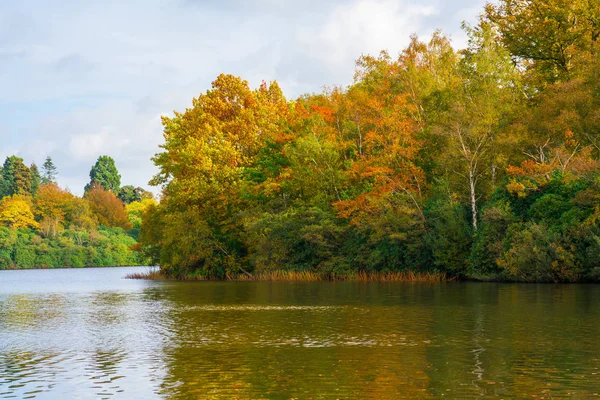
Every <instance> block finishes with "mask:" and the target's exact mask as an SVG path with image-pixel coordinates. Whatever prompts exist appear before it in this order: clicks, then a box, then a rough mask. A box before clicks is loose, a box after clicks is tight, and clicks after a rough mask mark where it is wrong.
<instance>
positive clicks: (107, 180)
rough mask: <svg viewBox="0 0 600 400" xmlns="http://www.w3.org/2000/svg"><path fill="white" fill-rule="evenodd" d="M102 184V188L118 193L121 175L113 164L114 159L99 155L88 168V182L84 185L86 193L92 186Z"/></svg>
mask: <svg viewBox="0 0 600 400" xmlns="http://www.w3.org/2000/svg"><path fill="white" fill-rule="evenodd" d="M94 183H96V184H98V185H100V186H102V187H103V188H104V190H107V191H110V192H113V193H119V188H120V186H121V175H119V171H118V170H117V167H116V166H115V160H114V159H113V158H112V157H109V156H100V157H98V161H96V164H95V165H94V166H93V167H92V169H91V170H90V183H88V184H87V185H86V186H85V191H86V193H87V192H88V191H89V190H90V189H91V188H92V186H94Z"/></svg>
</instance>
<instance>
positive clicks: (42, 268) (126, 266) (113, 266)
mask: <svg viewBox="0 0 600 400" xmlns="http://www.w3.org/2000/svg"><path fill="white" fill-rule="evenodd" d="M97 268H158V267H155V266H148V265H111V266H107V265H95V266H85V267H33V268H3V269H0V271H40V270H55V269H97Z"/></svg>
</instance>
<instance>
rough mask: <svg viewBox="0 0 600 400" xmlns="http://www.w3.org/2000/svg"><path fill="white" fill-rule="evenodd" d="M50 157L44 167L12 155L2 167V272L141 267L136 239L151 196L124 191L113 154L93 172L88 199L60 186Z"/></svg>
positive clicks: (130, 189)
mask: <svg viewBox="0 0 600 400" xmlns="http://www.w3.org/2000/svg"><path fill="white" fill-rule="evenodd" d="M56 177H57V169H56V167H55V165H54V163H53V161H52V159H51V158H50V157H48V158H47V159H46V161H45V162H44V164H43V166H42V168H41V169H39V168H38V167H37V166H36V165H35V164H31V166H29V167H28V166H27V165H26V164H25V163H24V162H23V159H21V158H19V157H16V156H10V157H7V158H6V160H5V162H4V164H3V165H2V166H1V167H0V199H1V200H0V269H8V268H56V267H85V266H122V265H140V264H142V263H143V262H144V261H145V260H144V259H143V257H141V255H140V254H139V252H136V251H135V250H136V245H137V236H138V234H139V229H140V225H141V218H142V213H143V211H144V209H145V208H146V207H147V206H148V205H149V204H154V203H155V201H154V200H153V197H152V194H151V193H150V192H147V191H145V190H144V189H142V188H134V187H133V186H124V187H120V184H121V177H120V175H119V173H118V171H117V169H116V167H115V162H114V160H113V159H112V158H110V157H108V156H101V157H100V158H98V161H97V162H96V164H95V165H94V166H93V167H92V169H91V171H90V183H89V184H88V185H87V186H86V188H85V195H84V196H83V197H77V196H75V195H73V194H72V193H70V192H69V191H68V190H65V189H62V188H60V187H59V186H58V185H57V183H56Z"/></svg>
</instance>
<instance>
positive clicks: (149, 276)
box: [125, 269, 167, 281]
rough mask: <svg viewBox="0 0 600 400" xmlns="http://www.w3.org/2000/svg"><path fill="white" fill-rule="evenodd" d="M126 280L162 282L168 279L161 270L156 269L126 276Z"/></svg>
mask: <svg viewBox="0 0 600 400" xmlns="http://www.w3.org/2000/svg"><path fill="white" fill-rule="evenodd" d="M125 278H126V279H144V280H148V281H160V280H164V279H167V278H166V277H165V275H164V274H163V273H162V271H161V270H160V269H154V270H151V271H146V272H132V273H130V274H127V275H125Z"/></svg>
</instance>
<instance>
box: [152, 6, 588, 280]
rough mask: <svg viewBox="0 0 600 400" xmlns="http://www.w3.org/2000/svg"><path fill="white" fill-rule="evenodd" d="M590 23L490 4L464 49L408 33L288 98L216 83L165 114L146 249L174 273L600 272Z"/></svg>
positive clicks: (486, 275)
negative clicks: (346, 81) (320, 85)
mask: <svg viewBox="0 0 600 400" xmlns="http://www.w3.org/2000/svg"><path fill="white" fill-rule="evenodd" d="M598 21H600V13H599V11H598V9H597V8H596V7H592V6H591V5H590V4H588V2H583V1H573V2H570V3H569V4H565V3H564V2H560V1H557V0H551V1H538V0H526V1H518V2H514V1H509V0H502V1H500V2H499V3H498V4H497V5H487V6H486V8H485V10H484V11H483V13H482V16H481V18H480V21H479V23H478V24H477V25H476V26H464V29H465V31H466V33H467V34H468V37H469V41H468V46H467V47H466V48H464V49H460V50H457V49H455V48H453V47H452V45H451V43H450V40H449V39H448V38H447V37H445V36H444V35H443V34H442V33H441V32H437V33H435V34H434V35H433V36H432V37H431V38H430V39H427V40H422V39H419V38H417V37H412V38H411V41H410V44H409V45H408V47H406V49H405V50H404V51H403V52H402V53H401V54H400V55H399V56H398V57H392V56H391V55H389V54H387V53H386V52H382V53H381V54H379V55H378V56H375V57H374V56H363V57H361V58H360V59H359V60H358V61H357V69H356V74H355V80H354V83H353V84H352V85H350V86H349V87H346V88H342V87H329V88H326V89H325V90H324V91H323V92H322V93H317V94H309V95H304V96H301V97H299V98H297V99H295V100H287V99H286V98H285V97H284V95H283V93H282V91H281V90H280V88H279V86H278V84H277V83H276V82H271V83H265V82H263V83H262V84H261V85H260V87H259V88H257V89H255V90H253V89H251V88H250V87H249V84H248V83H247V82H246V81H244V80H242V79H241V78H238V77H235V76H231V75H220V76H219V77H218V78H217V79H216V80H215V81H214V82H213V85H212V89H211V90H208V91H207V92H206V93H204V94H201V95H200V96H199V97H198V98H196V99H194V100H193V103H192V107H190V108H188V109H187V110H186V111H185V112H183V113H178V112H176V113H175V115H174V116H173V117H170V118H167V117H164V118H163V125H164V138H165V142H164V144H163V145H162V149H163V150H162V152H161V153H159V154H157V155H156V156H155V158H154V163H155V164H156V166H157V167H158V168H159V170H160V172H159V173H158V174H157V175H156V176H155V177H154V178H153V180H152V183H153V184H154V185H157V186H159V187H161V188H162V190H163V195H162V196H163V197H162V199H161V202H160V204H155V205H150V206H149V207H148V208H147V211H146V212H145V213H144V215H143V225H142V230H141V235H140V240H141V250H142V252H143V254H144V255H145V256H146V257H148V258H149V259H151V260H153V263H156V264H157V265H158V264H159V265H161V266H162V270H161V271H162V274H164V276H166V277H171V278H179V279H185V278H186V277H201V278H203V279H213V278H220V279H226V278H227V277H230V276H238V275H241V276H244V275H245V276H249V275H256V276H260V275H261V274H264V275H266V276H269V274H273V273H275V274H277V273H279V272H276V271H279V270H281V269H282V268H283V269H284V270H285V271H286V272H284V274H315V275H316V276H329V277H344V276H371V275H372V274H375V275H376V274H384V275H385V274H395V273H409V272H410V273H414V274H424V273H425V274H427V273H431V274H448V276H452V277H458V278H465V277H473V278H477V279H508V280H520V281H552V282H574V281H586V280H598V279H600V262H599V260H600V163H599V160H600V141H599V139H598V133H599V131H600V111H599V110H600V91H599V89H598V88H600V73H599V71H600V69H599V68H598V66H599V59H598V57H599V53H598V51H597V49H598V45H599V43H598V38H599V37H600V35H599V32H600V31H599V30H598ZM311 276H312V275H311Z"/></svg>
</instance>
